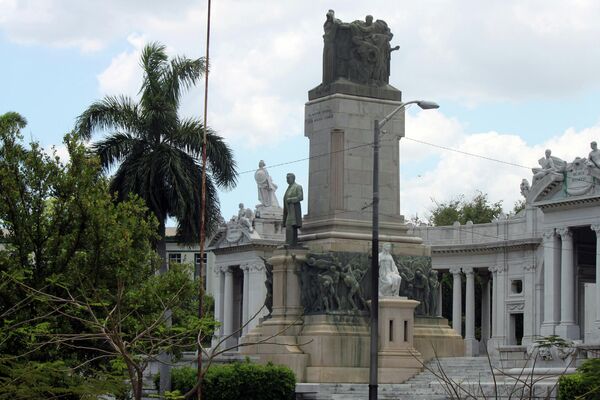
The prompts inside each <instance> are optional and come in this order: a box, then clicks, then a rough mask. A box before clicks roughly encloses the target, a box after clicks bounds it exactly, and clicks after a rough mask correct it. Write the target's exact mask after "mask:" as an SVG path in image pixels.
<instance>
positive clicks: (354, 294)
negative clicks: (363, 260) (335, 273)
mask: <svg viewBox="0 0 600 400" xmlns="http://www.w3.org/2000/svg"><path fill="white" fill-rule="evenodd" d="M365 272H366V271H365ZM341 275H342V280H343V281H344V284H345V285H346V287H347V288H348V293H347V295H346V299H347V300H348V304H350V307H352V310H353V311H356V310H358V309H359V306H357V304H356V301H355V299H357V300H359V301H360V306H362V307H364V306H366V304H367V302H366V301H365V299H364V298H363V296H362V293H361V290H360V283H359V282H360V280H361V279H362V277H363V276H364V272H362V271H360V270H352V265H350V264H348V265H346V266H345V267H344V268H343V269H342V273H341Z"/></svg>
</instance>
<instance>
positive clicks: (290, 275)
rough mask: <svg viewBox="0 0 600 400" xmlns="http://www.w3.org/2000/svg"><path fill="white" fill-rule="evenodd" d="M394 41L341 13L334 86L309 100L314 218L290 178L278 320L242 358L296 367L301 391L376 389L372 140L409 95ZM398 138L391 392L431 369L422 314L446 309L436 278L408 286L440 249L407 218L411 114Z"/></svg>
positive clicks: (327, 30) (386, 293)
mask: <svg viewBox="0 0 600 400" xmlns="http://www.w3.org/2000/svg"><path fill="white" fill-rule="evenodd" d="M392 38H393V35H392V33H391V31H390V29H389V27H388V25H387V23H385V21H382V20H374V19H373V17H372V16H367V17H366V18H365V19H364V20H357V21H354V22H351V23H344V22H342V21H340V20H339V19H336V18H335V14H334V12H333V11H332V10H329V12H328V13H327V14H326V21H325V24H324V35H323V39H324V47H323V81H322V82H321V84H320V85H319V86H317V87H316V88H315V89H313V90H311V91H309V95H308V97H309V101H308V102H307V103H306V106H305V136H306V137H308V138H309V141H310V161H309V180H308V212H307V214H305V215H304V218H302V215H301V210H300V201H301V200H302V198H303V191H302V187H301V186H299V185H298V184H296V183H295V176H294V175H293V174H288V175H287V178H286V180H287V182H288V185H289V186H288V188H287V190H286V193H285V195H284V197H283V221H282V224H283V225H284V226H285V231H286V240H285V245H284V246H281V247H280V248H278V249H277V250H276V251H275V252H274V253H273V256H272V257H271V258H270V259H268V260H267V261H266V263H267V264H268V265H269V266H268V267H267V270H272V281H271V280H267V285H268V286H269V287H270V290H271V291H272V295H270V296H268V299H269V300H268V302H269V306H271V303H272V312H271V314H270V317H269V318H267V319H265V320H264V321H263V322H262V323H261V324H260V325H259V326H258V327H257V328H256V329H254V330H253V331H251V332H250V333H249V334H248V335H246V337H245V338H244V341H245V344H246V346H244V347H243V348H242V350H241V351H242V352H243V353H245V354H248V355H256V356H259V357H260V359H261V360H262V361H263V362H266V361H271V362H274V363H284V364H286V365H288V366H290V367H291V368H292V369H293V370H294V372H295V373H296V377H297V379H298V381H299V382H355V383H367V381H368V371H369V354H370V343H369V342H370V340H369V338H370V332H369V324H368V321H369V318H370V299H371V296H372V293H371V290H370V274H369V273H368V271H369V266H370V260H369V254H370V246H371V231H372V227H371V224H372V222H371V217H372V211H371V209H370V205H371V200H372V191H373V184H372V182H373V181H372V175H373V148H372V143H371V140H372V137H373V127H374V121H375V120H378V119H381V118H383V117H385V116H386V115H388V114H389V113H390V112H392V111H393V110H395V109H396V108H397V107H398V106H399V105H401V104H402V102H401V99H402V95H401V92H400V91H399V90H397V89H396V88H394V87H393V86H391V85H390V84H389V75H390V58H391V55H392V52H393V51H394V50H397V48H398V47H397V46H396V47H392V46H391V44H390V41H391V40H392ZM386 129H387V131H386V132H387V134H386V137H385V143H383V145H382V146H381V149H380V164H381V168H380V178H379V181H380V203H379V209H380V235H379V237H380V239H381V240H382V241H384V242H387V243H386V244H385V245H384V246H383V249H382V253H381V254H380V270H381V271H382V272H381V281H380V289H379V290H380V294H381V296H382V299H381V300H380V303H379V304H380V308H379V310H380V311H379V312H380V319H379V323H380V327H379V330H380V340H379V343H380V346H379V352H378V353H379V360H380V362H379V377H380V383H400V382H403V381H404V380H406V379H409V378H410V377H412V376H413V375H415V374H416V373H418V372H419V371H420V370H421V364H420V363H419V360H422V358H421V354H420V353H419V351H418V350H417V349H416V348H415V347H414V345H413V336H414V334H415V331H416V328H415V318H414V314H415V308H417V307H421V308H423V309H426V310H428V311H430V310H431V309H433V308H435V307H436V305H435V304H433V301H431V300H430V297H431V296H430V293H431V291H432V290H430V288H431V287H432V285H433V286H434V287H435V288H434V289H433V291H434V292H435V293H436V294H437V287H438V286H435V284H437V275H436V280H435V283H434V280H433V279H431V275H430V271H429V269H427V270H421V269H419V270H418V271H415V270H410V271H409V272H405V274H404V276H405V277H406V280H405V279H404V277H403V276H402V268H399V267H398V266H402V264H401V260H402V259H403V257H421V258H427V256H428V255H429V249H428V248H427V247H426V246H424V245H423V244H422V239H421V238H419V237H415V236H410V235H408V234H407V226H406V224H405V222H404V218H403V217H402V215H400V199H399V197H400V188H399V174H400V172H399V160H398V157H399V153H398V150H399V148H398V146H399V140H400V138H401V137H402V136H404V114H403V111H402V112H399V113H397V114H396V117H395V118H393V119H391V120H390V121H389V122H388V123H387V125H386ZM317 156H318V157H317ZM257 183H258V179H257ZM271 266H272V267H271ZM271 282H272V283H271ZM403 282H411V284H412V285H413V290H412V292H411V293H417V294H418V295H419V296H420V300H418V301H417V300H412V299H409V298H407V297H406V294H405V293H403V292H402V287H401V285H402V283H403ZM271 285H272V286H271ZM415 286H416V288H415ZM424 291H428V292H427V293H425V292H424ZM444 321H446V320H444ZM446 325H447V321H446ZM448 330H450V329H449V328H448ZM454 336H456V334H454ZM257 342H260V344H251V343H257ZM459 342H460V343H461V345H462V340H459ZM427 345H429V343H427ZM461 350H462V348H461ZM452 355H454V354H452ZM456 355H462V353H460V354H456Z"/></svg>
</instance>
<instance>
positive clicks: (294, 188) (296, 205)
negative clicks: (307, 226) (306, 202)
mask: <svg viewBox="0 0 600 400" xmlns="http://www.w3.org/2000/svg"><path fill="white" fill-rule="evenodd" d="M286 181H287V183H288V185H289V186H288V188H287V190H286V191H285V194H284V195H283V226H285V244H286V245H287V246H289V247H296V246H297V245H298V228H301V227H302V209H301V208H300V202H301V201H302V199H303V198H304V197H303V195H302V186H300V185H298V184H297V183H296V175H294V174H292V173H289V174H287V176H286Z"/></svg>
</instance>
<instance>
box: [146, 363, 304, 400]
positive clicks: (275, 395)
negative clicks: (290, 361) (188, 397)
mask: <svg viewBox="0 0 600 400" xmlns="http://www.w3.org/2000/svg"><path fill="white" fill-rule="evenodd" d="M158 381H159V376H158V375H156V376H155V377H154V384H155V386H157V387H158ZM171 381H172V382H171V389H172V390H173V391H178V392H180V393H185V392H187V391H188V390H190V389H191V388H192V387H193V386H194V383H195V382H196V369H195V368H191V367H181V368H173V369H172V371H171ZM295 387H296V377H295V376H294V373H293V372H292V370H290V369H289V368H287V367H284V366H277V365H273V364H271V363H269V364H267V365H260V364H252V363H250V362H248V361H246V362H243V363H233V364H225V365H214V366H212V367H210V368H209V369H208V371H207V372H206V374H205V375H204V381H203V384H202V398H203V399H206V400H237V399H245V400H288V399H289V400H292V399H294V392H295Z"/></svg>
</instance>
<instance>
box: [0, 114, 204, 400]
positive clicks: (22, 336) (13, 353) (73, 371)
mask: <svg viewBox="0 0 600 400" xmlns="http://www.w3.org/2000/svg"><path fill="white" fill-rule="evenodd" d="M17 115H18V114H16V115H15V114H11V115H8V114H5V115H3V116H0V232H1V233H2V237H1V239H2V243H0V275H1V278H0V399H25V398H28V399H29V398H59V397H60V398H65V399H79V398H81V397H82V396H84V395H87V396H90V395H93V394H101V393H110V394H113V395H116V394H118V392H120V391H121V390H122V389H123V388H122V386H123V385H122V382H123V381H124V377H127V379H128V381H129V383H130V388H131V390H132V393H133V395H134V397H135V398H136V399H140V398H141V388H142V374H143V372H144V370H145V368H146V367H147V363H148V361H149V360H150V359H152V358H155V357H156V356H157V355H158V354H160V353H163V352H169V353H174V354H177V353H178V352H180V351H181V350H182V349H186V348H190V347H192V346H193V345H194V344H195V341H196V338H197V336H198V332H199V331H202V332H208V331H210V329H211V328H212V321H210V320H206V319H204V320H199V319H198V318H197V316H196V313H195V310H196V309H197V293H196V285H195V283H194V280H193V278H192V271H191V269H190V268H188V267H186V266H173V267H172V268H170V269H169V271H166V272H165V273H164V274H161V275H158V274H157V271H158V270H159V269H160V266H161V260H160V257H159V256H158V254H157V253H156V251H155V250H154V249H153V247H152V245H151V242H152V240H154V239H155V238H156V228H157V226H158V222H157V221H156V219H155V218H154V216H153V215H152V214H150V213H148V209H147V207H146V206H145V204H144V202H143V200H142V199H140V198H139V197H137V196H129V198H128V199H127V200H124V201H120V202H117V201H115V200H116V198H115V196H114V195H113V194H111V192H110V190H109V182H108V179H107V178H106V177H104V175H103V174H102V169H101V164H100V160H99V159H98V157H97V156H95V155H93V154H91V153H90V152H89V151H88V150H87V149H86V147H85V146H84V144H83V142H82V140H80V139H79V137H78V135H77V134H70V135H67V136H66V139H65V144H66V146H67V148H68V150H69V156H70V157H69V161H68V162H67V163H66V164H63V163H61V161H60V160H59V158H58V157H56V156H51V155H48V154H45V153H44V151H43V150H42V149H41V147H40V146H39V144H37V143H31V144H30V145H29V146H25V145H23V144H22V137H21V136H20V134H19V129H20V127H22V126H24V123H25V120H24V119H23V118H20V119H19V118H16V116H17ZM11 121H12V122H11ZM15 121H16V123H15ZM169 315H172V318H169V317H168V316H169ZM170 319H172V324H170V323H167V321H168V320H170ZM34 381H35V382H36V384H32V382H34ZM88 398H89V397H88Z"/></svg>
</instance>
